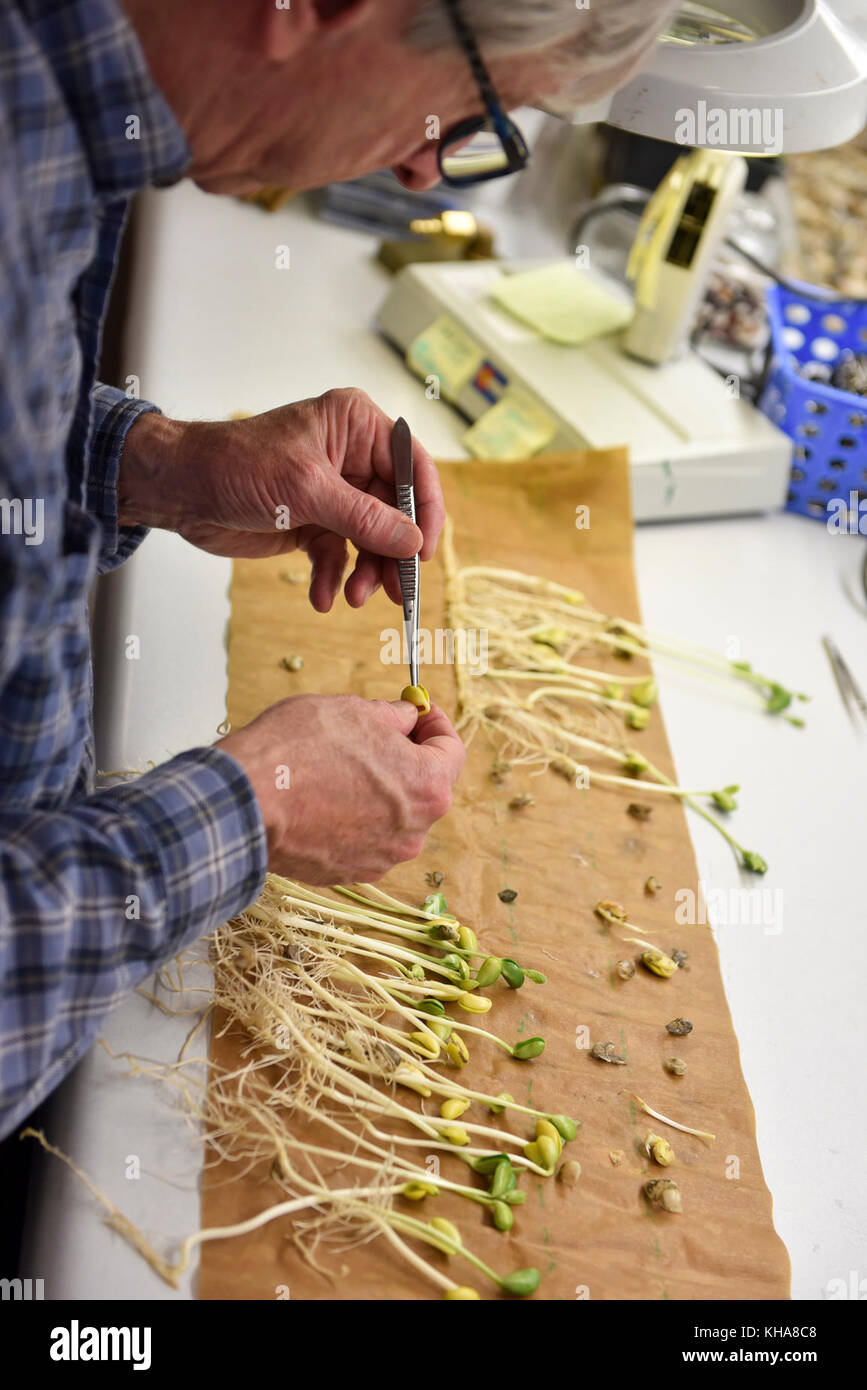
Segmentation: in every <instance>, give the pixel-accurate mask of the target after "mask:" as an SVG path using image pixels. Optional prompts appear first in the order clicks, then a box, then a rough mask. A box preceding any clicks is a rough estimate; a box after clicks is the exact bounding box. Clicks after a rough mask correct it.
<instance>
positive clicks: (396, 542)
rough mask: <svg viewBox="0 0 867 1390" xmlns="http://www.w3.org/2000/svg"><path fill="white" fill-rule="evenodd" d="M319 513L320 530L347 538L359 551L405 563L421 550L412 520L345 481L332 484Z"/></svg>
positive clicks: (418, 535) (335, 481) (340, 479)
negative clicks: (323, 529)
mask: <svg viewBox="0 0 867 1390" xmlns="http://www.w3.org/2000/svg"><path fill="white" fill-rule="evenodd" d="M317 512H318V515H317V516H316V517H315V520H316V521H317V522H318V523H319V525H320V526H327V528H328V530H329V531H335V532H336V533H337V535H338V536H345V537H346V539H347V540H349V541H352V544H353V545H354V546H357V548H358V549H359V550H369V551H371V552H372V553H373V554H374V555H386V556H389V557H391V558H393V559H395V560H404V559H408V558H409V557H410V556H411V555H415V554H416V553H417V552H418V551H419V550H420V549H421V544H422V534H421V531H420V530H419V528H418V527H417V526H414V525H413V523H412V522H411V521H410V519H409V517H406V516H404V514H403V512H401V511H398V509H397V507H394V506H390V505H389V503H388V502H381V501H380V500H379V498H378V497H372V496H371V494H370V493H369V492H361V491H359V489H358V488H357V487H353V486H352V485H351V483H347V482H345V481H344V479H342V478H335V479H334V480H333V482H332V485H331V487H330V489H329V491H328V493H327V494H326V495H325V496H324V497H323V498H322V499H321V506H319V507H317Z"/></svg>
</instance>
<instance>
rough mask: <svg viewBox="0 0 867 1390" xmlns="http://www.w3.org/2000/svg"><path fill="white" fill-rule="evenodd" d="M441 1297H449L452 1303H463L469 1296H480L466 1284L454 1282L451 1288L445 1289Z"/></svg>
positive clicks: (467, 1300)
mask: <svg viewBox="0 0 867 1390" xmlns="http://www.w3.org/2000/svg"><path fill="white" fill-rule="evenodd" d="M443 1298H448V1299H450V1300H451V1302H452V1303H464V1302H469V1300H470V1299H471V1298H481V1295H480V1294H477V1293H476V1291H475V1289H471V1288H469V1287H468V1286H467V1285H466V1284H456V1285H455V1287H454V1288H453V1289H446V1291H445V1293H444V1294H443Z"/></svg>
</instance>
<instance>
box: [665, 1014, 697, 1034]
mask: <svg viewBox="0 0 867 1390" xmlns="http://www.w3.org/2000/svg"><path fill="white" fill-rule="evenodd" d="M665 1031H666V1032H667V1033H673V1034H674V1036H675V1037H676V1038H682V1037H684V1036H685V1035H686V1034H687V1033H691V1032H692V1024H691V1023H690V1021H689V1019H688V1018H673V1019H672V1020H671V1022H670V1023H666V1025H665Z"/></svg>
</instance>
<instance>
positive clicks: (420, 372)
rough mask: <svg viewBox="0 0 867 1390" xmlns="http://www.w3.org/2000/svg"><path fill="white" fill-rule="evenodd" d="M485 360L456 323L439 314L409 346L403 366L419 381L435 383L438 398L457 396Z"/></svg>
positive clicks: (480, 350) (477, 346)
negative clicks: (437, 380)
mask: <svg viewBox="0 0 867 1390" xmlns="http://www.w3.org/2000/svg"><path fill="white" fill-rule="evenodd" d="M484 360H485V354H484V353H483V351H482V349H481V348H480V347H479V345H478V343H476V342H474V341H473V339H472V338H471V337H470V336H469V334H468V333H465V332H464V330H463V329H462V328H461V326H460V324H459V323H456V322H455V320H454V319H452V318H449V316H448V314H441V315H440V317H439V318H438V319H434V321H433V323H432V324H430V326H429V327H428V328H426V329H425V330H424V332H422V333H420V334H419V335H418V337H417V338H416V339H415V340H414V341H413V342H411V343H410V345H409V347H408V348H407V352H406V362H407V366H408V367H409V368H410V369H411V370H412V371H414V372H415V373H416V375H417V376H420V377H429V376H435V377H437V378H438V379H439V389H440V395H442V396H445V397H446V398H449V397H454V396H457V395H459V394H460V392H461V391H462V390H463V388H464V387H465V386H466V384H467V382H468V381H469V380H470V378H471V377H472V376H473V375H474V374H475V372H476V371H477V370H478V369H479V367H480V366H481V364H482V363H483V362H484Z"/></svg>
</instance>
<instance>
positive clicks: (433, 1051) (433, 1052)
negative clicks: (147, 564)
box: [409, 1033, 440, 1057]
mask: <svg viewBox="0 0 867 1390" xmlns="http://www.w3.org/2000/svg"><path fill="white" fill-rule="evenodd" d="M409 1036H410V1038H411V1039H412V1041H413V1042H414V1043H417V1044H418V1046H419V1047H420V1048H421V1049H422V1050H423V1051H424V1052H426V1053H427V1054H428V1056H429V1057H439V1055H440V1045H439V1042H438V1040H437V1039H436V1038H432V1037H431V1035H430V1033H410V1035H409Z"/></svg>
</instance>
